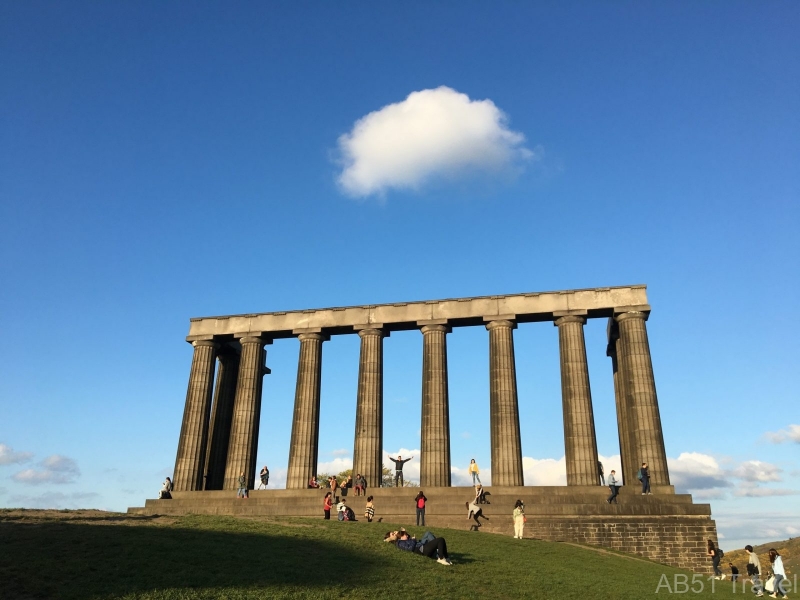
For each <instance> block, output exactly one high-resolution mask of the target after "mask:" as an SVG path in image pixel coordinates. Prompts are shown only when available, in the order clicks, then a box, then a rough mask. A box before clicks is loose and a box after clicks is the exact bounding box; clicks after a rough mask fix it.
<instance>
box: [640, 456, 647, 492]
mask: <svg viewBox="0 0 800 600" xmlns="http://www.w3.org/2000/svg"><path fill="white" fill-rule="evenodd" d="M639 481H641V482H642V496H644V495H645V494H649V493H650V469H648V468H647V463H646V462H643V463H642V468H641V469H639Z"/></svg>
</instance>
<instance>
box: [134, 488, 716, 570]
mask: <svg viewBox="0 0 800 600" xmlns="http://www.w3.org/2000/svg"><path fill="white" fill-rule="evenodd" d="M637 489H638V488H637ZM637 489H634V488H633V487H631V488H627V487H623V488H622V489H621V490H620V495H619V503H618V504H611V505H609V504H607V503H606V501H605V499H606V497H608V495H609V491H608V488H606V487H601V486H556V487H544V486H541V487H540V486H536V487H499V486H495V487H487V488H486V491H487V500H488V504H486V505H484V506H483V513H484V515H486V516H487V517H489V520H488V521H483V520H482V523H484V525H483V527H481V531H484V532H491V533H499V534H503V535H509V536H511V535H513V531H514V530H513V522H512V519H511V513H512V511H513V509H514V503H515V502H516V500H517V499H520V500H522V501H523V502H524V503H525V514H526V516H527V519H528V522H527V523H526V525H525V537H526V538H537V539H542V540H548V541H556V542H575V543H580V544H588V545H592V546H600V547H604V548H610V549H613V550H618V551H621V552H628V553H631V554H636V555H639V556H642V557H645V558H648V559H651V560H654V561H657V562H660V563H664V564H668V565H671V566H675V567H682V568H688V569H692V570H694V571H696V572H701V573H704V572H706V571H709V572H710V563H709V561H708V557H707V556H706V540H707V539H712V540H714V542H715V543H716V541H717V530H716V524H715V522H714V521H713V520H712V519H711V507H710V505H708V504H694V503H693V502H692V497H691V495H689V494H676V493H675V491H674V488H673V487H672V486H654V487H653V494H652V495H649V496H642V495H641V494H640V493H638V491H637ZM325 491H326V490H271V489H269V490H251V491H250V497H249V498H248V499H246V500H241V499H237V498H236V492H235V491H231V490H224V491H203V492H173V494H172V495H173V499H172V500H147V501H146V503H145V506H144V507H133V508H129V509H128V512H129V513H131V514H141V515H154V514H159V515H183V514H210V515H235V516H287V517H288V516H292V517H319V518H322V515H323V513H322V499H323V497H324V495H325ZM418 492H419V488H376V489H370V490H368V495H372V496H374V503H375V520H376V521H378V520H380V521H381V522H385V523H393V524H394V523H396V524H401V525H406V526H414V525H415V519H416V511H415V504H414V496H415V495H416V494H417V493H418ZM424 492H425V495H426V497H427V498H428V503H427V507H426V511H425V524H426V528H430V529H433V528H436V527H448V528H453V529H469V528H470V527H471V525H472V521H471V520H470V521H468V520H467V511H466V508H465V502H467V501H469V500H471V499H472V497H473V489H472V488H471V487H450V488H430V489H425V490H424ZM337 495H341V494H340V490H337ZM345 501H346V502H347V504H348V506H350V507H351V508H353V510H354V511H355V513H356V518H357V519H359V522H360V523H363V524H364V525H366V524H367V523H366V520H365V519H364V518H363V514H364V505H365V504H366V498H365V497H364V496H361V497H358V496H355V495H354V493H353V492H352V490H350V491H348V495H347V496H345ZM332 513H333V514H332V518H333V519H335V518H336V512H335V507H334V510H333V511H332ZM373 525H374V526H375V528H376V535H382V534H383V533H385V532H384V528H383V527H381V525H380V524H378V523H372V524H370V525H369V526H373ZM385 529H388V527H387V528H385Z"/></svg>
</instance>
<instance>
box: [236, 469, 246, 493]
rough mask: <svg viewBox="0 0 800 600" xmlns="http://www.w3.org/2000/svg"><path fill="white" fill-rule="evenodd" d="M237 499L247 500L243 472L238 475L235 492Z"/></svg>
mask: <svg viewBox="0 0 800 600" xmlns="http://www.w3.org/2000/svg"><path fill="white" fill-rule="evenodd" d="M236 497H237V498H247V479H246V478H245V476H244V471H242V472H241V474H240V475H239V489H238V490H236Z"/></svg>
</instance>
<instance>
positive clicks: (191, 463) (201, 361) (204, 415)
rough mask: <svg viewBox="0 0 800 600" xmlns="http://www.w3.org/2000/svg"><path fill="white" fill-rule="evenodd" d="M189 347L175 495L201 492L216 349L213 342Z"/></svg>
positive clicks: (174, 478) (176, 462)
mask: <svg viewBox="0 0 800 600" xmlns="http://www.w3.org/2000/svg"><path fill="white" fill-rule="evenodd" d="M192 346H194V355H193V356H192V370H191V372H190V374H189V388H188V389H187V390H186V405H185V407H184V409H183V423H182V424H181V435H180V438H179V439H178V454H177V456H176V458H175V471H173V475H172V479H173V485H174V487H175V491H178V492H187V491H195V490H202V489H203V473H204V469H205V460H206V444H207V442H208V417H209V412H210V411H211V393H212V390H213V386H214V359H215V357H216V353H217V347H218V346H217V344H216V343H214V342H212V341H196V342H192Z"/></svg>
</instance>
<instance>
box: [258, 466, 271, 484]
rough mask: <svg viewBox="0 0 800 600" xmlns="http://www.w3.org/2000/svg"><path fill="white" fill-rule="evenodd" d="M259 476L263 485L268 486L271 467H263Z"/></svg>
mask: <svg viewBox="0 0 800 600" xmlns="http://www.w3.org/2000/svg"><path fill="white" fill-rule="evenodd" d="M259 476H260V477H261V485H263V486H264V487H267V486H268V485H269V469H268V468H267V465H264V468H263V469H261V472H260V473H259Z"/></svg>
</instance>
